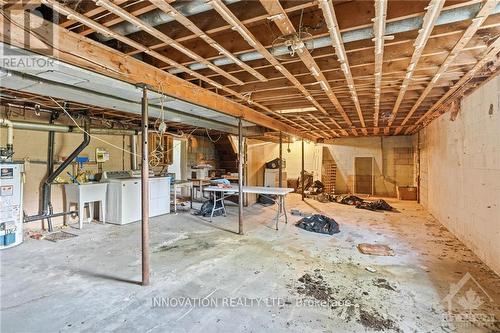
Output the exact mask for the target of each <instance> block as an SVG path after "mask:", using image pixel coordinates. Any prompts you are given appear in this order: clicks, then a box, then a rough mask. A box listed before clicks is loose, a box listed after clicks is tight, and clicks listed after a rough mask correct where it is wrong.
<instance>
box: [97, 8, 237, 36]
mask: <svg viewBox="0 0 500 333" xmlns="http://www.w3.org/2000/svg"><path fill="white" fill-rule="evenodd" d="M239 1H241V0H224V3H225V4H226V5H230V4H232V3H236V2H239ZM172 6H173V7H174V8H175V9H176V10H177V11H179V12H180V13H181V14H182V15H184V16H191V15H196V14H199V13H203V12H206V11H209V10H211V9H213V8H212V6H211V5H210V4H208V3H206V2H205V1H204V0H193V1H187V2H180V3H173V4H172ZM138 18H139V19H140V20H141V21H143V22H144V23H147V24H149V25H151V26H153V27H155V26H157V25H161V24H165V23H168V22H172V21H174V20H175V19H174V18H172V17H171V16H170V15H168V14H167V13H165V12H164V11H162V10H161V9H156V10H152V11H150V12H148V13H145V14H142V15H139V16H138ZM112 29H113V31H114V32H116V33H118V34H120V35H124V36H126V35H130V34H132V33H134V32H138V31H141V29H140V28H139V27H137V26H135V25H133V24H132V23H129V22H122V23H119V24H117V25H115V26H113V27H112ZM95 36H96V38H97V39H98V40H100V41H101V42H107V41H108V40H111V39H113V38H112V37H107V36H104V35H103V34H99V33H96V34H95Z"/></svg>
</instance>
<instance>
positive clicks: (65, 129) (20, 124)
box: [0, 119, 138, 135]
mask: <svg viewBox="0 0 500 333" xmlns="http://www.w3.org/2000/svg"><path fill="white" fill-rule="evenodd" d="M6 121H8V122H10V123H11V124H12V127H13V128H15V129H21V130H30V131H40V132H57V133H82V130H81V129H80V128H78V127H76V126H70V125H58V124H44V123H36V122H29V121H19V120H7V119H0V126H5V125H3V124H4V122H6ZM89 132H90V133H91V134H103V135H136V134H138V132H137V131H136V130H133V129H114V128H90V131H89Z"/></svg>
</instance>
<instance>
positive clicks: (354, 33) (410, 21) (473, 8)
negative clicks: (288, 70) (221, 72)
mask: <svg viewBox="0 0 500 333" xmlns="http://www.w3.org/2000/svg"><path fill="white" fill-rule="evenodd" d="M481 7H482V3H475V4H472V5H469V6H463V7H459V8H451V9H445V10H443V11H442V13H441V15H440V16H439V18H438V19H437V21H436V26H439V25H444V24H450V23H455V22H460V21H465V20H470V19H473V18H474V17H476V15H477V13H478V12H479V10H480V9H481ZM498 13H500V4H498V5H497V6H496V8H495V9H494V11H493V13H492V15H493V14H498ZM422 22H423V15H422V16H417V17H410V18H406V19H402V20H399V21H392V22H387V24H386V35H393V34H398V33H402V32H407V31H413V30H418V29H420V28H422ZM373 37H374V33H373V27H366V28H361V29H356V30H350V31H346V32H343V33H342V40H343V41H344V43H350V42H356V41H360V40H367V39H370V40H371V39H372V38H373ZM313 41H314V42H313V44H314V48H315V49H317V48H322V47H327V46H331V45H332V40H331V39H330V36H327V37H319V38H314V39H313ZM273 52H275V53H277V54H285V53H288V49H287V47H286V46H281V47H277V48H275V49H274V50H273ZM237 57H238V58H239V59H240V60H241V61H243V62H248V61H253V60H259V59H263V57H262V55H261V54H260V53H259V52H257V51H251V52H246V53H242V54H239V55H237ZM212 62H213V64H214V65H215V66H224V65H230V64H232V63H234V61H232V60H231V59H229V58H226V57H222V58H217V59H215V60H213V61H212ZM188 67H189V68H190V69H192V70H200V69H204V68H207V66H206V65H204V64H201V63H193V64H191V65H189V66H188ZM182 72H183V71H182V70H181V69H177V68H175V69H171V70H170V71H169V73H171V74H178V73H182Z"/></svg>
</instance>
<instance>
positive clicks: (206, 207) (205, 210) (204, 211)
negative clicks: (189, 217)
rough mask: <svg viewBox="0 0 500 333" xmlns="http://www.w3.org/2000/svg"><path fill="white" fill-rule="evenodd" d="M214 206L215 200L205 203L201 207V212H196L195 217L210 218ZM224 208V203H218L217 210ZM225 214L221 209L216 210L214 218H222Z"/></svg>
mask: <svg viewBox="0 0 500 333" xmlns="http://www.w3.org/2000/svg"><path fill="white" fill-rule="evenodd" d="M213 206H214V202H213V200H207V201H205V202H204V203H203V204H202V205H201V208H200V210H198V211H196V212H194V215H199V216H203V217H207V216H210V215H211V214H212V207H213ZM221 207H222V202H220V201H217V206H216V207H215V208H221ZM223 213H224V212H223V210H222V209H219V210H216V211H215V212H214V216H220V215H222V214H223Z"/></svg>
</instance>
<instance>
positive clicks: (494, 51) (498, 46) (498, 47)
mask: <svg viewBox="0 0 500 333" xmlns="http://www.w3.org/2000/svg"><path fill="white" fill-rule="evenodd" d="M499 52H500V36H497V38H496V39H495V41H494V42H493V43H492V44H491V45H490V46H489V47H488V49H487V50H486V52H485V53H484V55H483V56H482V57H481V59H480V60H479V61H478V62H477V63H476V65H475V66H474V67H473V68H472V69H471V70H470V71H469V72H467V73H466V74H465V75H464V76H462V78H461V79H460V80H459V81H458V82H457V83H455V84H454V85H453V86H452V87H451V88H450V89H449V90H448V91H447V92H446V94H444V95H443V96H442V97H441V98H440V99H439V100H438V101H437V102H436V103H434V104H433V105H432V106H431V107H430V108H429V110H427V112H426V113H425V114H424V115H423V116H421V117H420V118H419V119H418V120H417V121H416V122H415V124H414V125H412V126H410V127H409V128H408V129H407V130H406V132H405V134H412V133H414V132H415V130H416V128H417V126H418V125H419V124H422V123H423V122H425V121H426V120H427V118H430V117H431V116H432V114H433V113H434V112H435V111H436V110H437V109H438V108H439V107H441V106H442V105H444V104H445V103H447V102H450V101H451V99H452V97H453V94H454V93H455V92H456V91H457V90H459V89H460V88H461V87H462V86H463V85H464V84H466V83H467V82H468V81H470V80H471V79H472V78H474V76H475V75H476V74H477V73H478V72H479V71H480V70H481V69H482V68H483V67H484V65H486V63H488V62H489V61H492V60H494V59H495V58H496V57H498V53H499Z"/></svg>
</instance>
